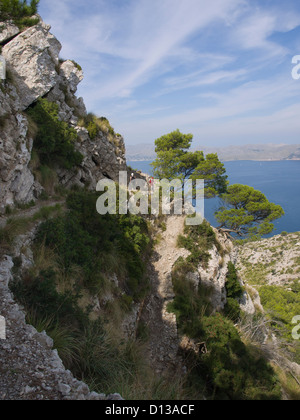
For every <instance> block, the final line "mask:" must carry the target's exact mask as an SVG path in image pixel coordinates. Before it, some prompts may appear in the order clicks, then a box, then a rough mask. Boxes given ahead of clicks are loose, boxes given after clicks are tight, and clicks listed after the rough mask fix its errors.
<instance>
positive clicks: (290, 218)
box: [128, 161, 300, 236]
mask: <svg viewBox="0 0 300 420" xmlns="http://www.w3.org/2000/svg"><path fill="white" fill-rule="evenodd" d="M150 163H151V161H143V162H130V161H129V162H128V164H129V165H130V166H132V167H133V168H135V169H138V170H141V171H143V172H145V173H149V174H150V173H151V166H150ZM225 167H226V171H227V175H228V179H229V181H230V184H245V185H250V186H251V187H254V188H255V189H257V190H259V191H261V192H263V193H264V194H265V195H266V197H267V198H268V199H269V200H270V201H271V202H273V203H275V204H280V205H281V206H282V208H283V209H284V211H285V216H283V217H282V218H281V219H279V220H277V221H276V222H275V228H276V230H275V231H274V232H273V233H272V235H276V234H279V233H281V232H283V231H286V232H298V231H300V161H278V162H256V161H234V162H225ZM219 206H220V203H219V199H212V200H205V218H206V219H207V220H208V221H209V222H210V223H211V224H212V225H213V226H216V225H217V222H216V220H215V218H214V212H215V211H216V210H217V209H218V207H219ZM272 235H270V236H272Z"/></svg>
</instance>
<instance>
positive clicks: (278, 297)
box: [259, 282, 300, 363]
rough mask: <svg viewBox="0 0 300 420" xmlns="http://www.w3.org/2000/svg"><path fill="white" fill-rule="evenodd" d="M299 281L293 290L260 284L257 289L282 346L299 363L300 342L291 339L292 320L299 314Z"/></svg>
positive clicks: (293, 326)
mask: <svg viewBox="0 0 300 420" xmlns="http://www.w3.org/2000/svg"><path fill="white" fill-rule="evenodd" d="M299 291H300V287H299V283H298V282H295V283H294V285H293V290H286V289H285V288H283V287H278V286H262V287H261V288H260V289H259V294H260V298H261V303H262V305H263V307H264V309H265V310H266V312H267V316H268V317H269V319H271V320H272V326H273V328H274V329H275V330H276V334H277V336H278V337H280V339H281V341H282V346H283V347H284V349H285V350H286V351H289V353H290V355H291V356H292V357H293V359H294V360H295V361H296V362H297V363H300V343H299V341H296V340H293V337H292V330H293V328H295V325H293V324H292V320H293V318H294V317H295V316H296V315H299V314H300V299H299Z"/></svg>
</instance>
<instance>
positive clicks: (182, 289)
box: [169, 223, 281, 400]
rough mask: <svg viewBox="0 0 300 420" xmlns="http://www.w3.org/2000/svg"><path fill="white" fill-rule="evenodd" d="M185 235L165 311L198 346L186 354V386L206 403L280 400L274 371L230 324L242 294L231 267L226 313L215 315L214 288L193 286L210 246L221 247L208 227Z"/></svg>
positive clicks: (229, 270) (229, 268) (236, 313)
mask: <svg viewBox="0 0 300 420" xmlns="http://www.w3.org/2000/svg"><path fill="white" fill-rule="evenodd" d="M185 233H186V234H187V236H185V237H180V238H179V245H180V246H185V247H187V248H188V249H189V250H190V251H191V252H192V255H191V257H189V258H188V259H186V260H184V259H179V260H178V261H177V263H176V264H175V266H174V268H173V273H172V278H173V285H174V292H175V299H174V301H173V303H172V304H171V305H169V310H170V311H172V312H174V313H175V314H176V316H177V322H178V327H179V331H180V333H181V334H185V335H187V336H188V337H189V338H191V339H193V340H194V342H195V343H197V346H198V348H199V351H198V352H195V351H189V352H188V354H185V356H186V357H187V364H188V367H189V369H190V375H189V386H190V387H191V389H197V390H198V392H201V393H202V394H204V395H205V396H206V397H207V398H208V399H233V400H257V399H259V400H265V399H267V400H278V399H280V398H281V391H280V385H279V381H278V378H277V376H276V374H275V372H274V370H273V369H272V367H271V366H270V365H268V363H267V362H266V360H265V359H264V357H263V356H262V355H261V354H260V353H259V350H258V349H257V348H253V347H251V346H249V345H246V344H245V343H244V342H243V341H242V338H241V337H240V335H239V333H238V330H237V329H236V328H235V326H234V323H233V322H236V320H237V319H238V318H239V316H240V311H239V304H238V299H239V298H240V297H241V294H242V293H243V288H242V286H241V285H240V283H239V280H238V276H237V272H236V269H235V267H234V265H233V264H229V265H228V275H227V282H226V289H227V294H228V297H229V299H228V303H227V306H226V308H225V311H224V313H223V314H222V313H213V311H212V308H211V305H210V296H211V292H212V290H211V289H210V288H209V287H207V286H204V285H203V284H201V283H200V285H199V287H197V285H195V283H194V281H193V278H192V277H191V273H193V272H195V267H196V266H197V265H199V264H203V263H204V264H205V263H207V261H208V257H207V256H208V255H209V254H208V251H209V249H211V247H212V245H213V244H214V245H216V246H218V247H220V244H218V242H217V241H216V237H215V235H214V232H213V231H212V229H211V228H210V227H209V225H208V224H207V223H204V224H203V225H202V226H198V227H192V228H187V229H186V232H185ZM197 235H199V237H197ZM193 244H194V245H193ZM197 258H198V264H197Z"/></svg>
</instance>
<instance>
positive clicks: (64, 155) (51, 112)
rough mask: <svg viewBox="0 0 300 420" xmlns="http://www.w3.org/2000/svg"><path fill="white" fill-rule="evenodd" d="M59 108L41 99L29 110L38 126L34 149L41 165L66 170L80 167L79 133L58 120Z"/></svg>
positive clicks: (28, 112)
mask: <svg viewBox="0 0 300 420" xmlns="http://www.w3.org/2000/svg"><path fill="white" fill-rule="evenodd" d="M58 112H59V107H58V105H57V104H56V103H54V102H49V101H48V100H47V99H39V100H38V101H37V103H36V104H34V105H33V106H32V107H31V108H29V109H28V110H27V114H28V115H29V116H30V118H31V119H32V121H33V122H34V123H35V124H36V126H37V133H36V136H35V139H34V145H33V146H34V149H35V151H36V152H37V154H38V157H39V160H40V163H41V165H47V166H49V165H53V164H58V165H59V166H61V167H63V168H65V169H72V168H73V167H74V166H77V165H80V163H81V162H82V159H83V156H82V155H81V154H80V153H79V152H78V151H77V150H76V149H75V144H76V141H77V139H78V136H77V132H76V130H74V129H73V128H70V127H69V126H68V124H67V123H65V122H63V121H60V120H59V118H58Z"/></svg>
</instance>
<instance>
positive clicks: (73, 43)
mask: <svg viewBox="0 0 300 420" xmlns="http://www.w3.org/2000/svg"><path fill="white" fill-rule="evenodd" d="M40 9H41V14H42V16H43V17H44V19H45V20H46V21H47V22H49V23H51V24H52V27H53V33H54V34H55V35H56V36H57V37H58V38H59V39H60V41H61V42H62V44H63V50H62V55H63V57H65V58H72V59H75V60H76V61H78V62H79V63H80V64H81V65H82V67H83V68H84V72H85V79H84V81H83V82H82V84H81V86H80V88H79V94H80V95H81V96H83V97H84V99H85V102H86V104H87V107H88V108H89V109H91V110H93V111H94V112H98V113H100V114H101V115H108V116H109V117H110V118H111V119H112V122H113V124H114V125H115V126H116V128H117V131H118V132H120V131H121V132H123V133H124V135H125V137H126V138H127V140H128V141H129V142H137V141H140V139H141V138H142V139H143V141H146V142H147V141H148V142H149V141H153V139H154V138H156V137H157V136H158V135H159V134H160V133H163V132H167V131H168V129H175V128H177V127H179V126H181V127H183V128H184V129H185V128H186V129H188V127H190V129H188V131H191V130H194V131H195V132H200V130H201V129H204V127H205V129H206V130H207V133H209V132H211V133H217V132H219V133H220V136H221V133H222V130H221V129H219V127H222V128H223V130H225V129H226V130H229V131H228V133H227V132H224V133H223V136H224V137H226V138H229V137H230V130H233V131H234V132H238V131H239V130H237V129H234V123H233V121H234V120H235V121H236V124H237V125H239V124H241V125H243V127H245V126H247V125H246V123H245V121H251V122H253V124H254V125H256V128H255V129H256V130H259V126H261V127H262V129H263V127H265V126H266V124H263V121H270V120H268V119H269V118H270V115H277V116H279V115H282V116H283V115H285V114H284V112H283V111H284V110H288V109H290V108H289V107H293V106H295V102H296V100H297V99H296V96H297V95H298V98H299V97H300V96H299V95H300V93H299V92H298V93H297V88H298V89H299V88H300V84H298V86H299V87H298V86H297V87H296V86H295V84H292V83H293V81H292V80H291V79H290V68H289V66H290V62H291V55H295V54H299V53H300V51H293V50H292V49H291V48H293V47H292V45H295V44H297V42H296V41H295V40H294V41H293V42H292V41H290V37H289V36H288V35H289V33H291V31H294V32H295V31H296V30H297V28H298V27H299V25H300V5H299V4H298V2H297V1H296V0H286V2H284V3H282V2H280V1H279V0H274V1H272V2H270V1H269V0H214V1H209V0H139V1H135V0H126V1H124V0H114V1H110V0H77V1H76V2H74V1H73V0H41V8H40ZM297 33H298V32H297ZM281 35H284V36H282V37H281ZM298 45H299V46H300V37H299V42H298ZM295 92H296V93H295ZM281 111H282V112H281ZM264 117H265V120H264ZM255 118H257V124H255ZM292 118H293V115H292V114H291V113H289V120H287V117H286V116H285V117H284V121H289V124H290V122H291V121H290V119H292ZM221 120H222V123H221V122H220V121H221ZM150 124H152V126H150ZM291 126H294V124H290V127H291ZM142 128H144V129H145V132H144V135H143V136H142V135H141V132H140V131H141V130H142ZM209 129H211V131H209ZM153 136H155V137H153ZM242 140H243V139H242V138H241V141H242ZM266 140H267V139H266ZM268 140H269V141H270V140H272V139H268Z"/></svg>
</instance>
